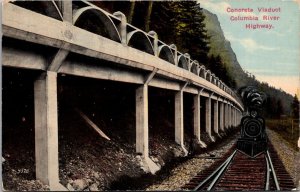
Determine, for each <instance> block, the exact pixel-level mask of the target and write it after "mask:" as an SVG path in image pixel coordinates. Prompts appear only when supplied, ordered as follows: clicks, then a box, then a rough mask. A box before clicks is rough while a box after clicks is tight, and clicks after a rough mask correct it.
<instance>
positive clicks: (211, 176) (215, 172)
mask: <svg viewBox="0 0 300 192" xmlns="http://www.w3.org/2000/svg"><path fill="white" fill-rule="evenodd" d="M236 152H237V150H235V151H234V152H233V153H232V154H231V155H230V156H229V157H228V158H227V159H226V160H225V161H224V162H223V163H222V164H221V165H220V166H219V167H218V168H217V169H216V170H215V171H214V172H213V173H212V174H210V175H209V176H208V177H207V178H206V179H205V180H204V181H202V182H201V183H200V184H199V185H197V186H196V187H195V188H194V191H197V190H198V189H200V188H201V187H202V186H203V185H205V184H206V183H207V182H208V181H209V180H211V179H212V178H213V177H214V176H215V175H216V174H217V173H219V171H220V170H221V169H222V168H224V167H225V166H226V167H227V165H228V162H230V161H231V160H232V158H233V156H234V155H235V153H236ZM218 176H220V175H219V174H218Z"/></svg>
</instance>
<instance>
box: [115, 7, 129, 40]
mask: <svg viewBox="0 0 300 192" xmlns="http://www.w3.org/2000/svg"><path fill="white" fill-rule="evenodd" d="M113 15H114V16H116V17H118V18H119V19H120V20H121V23H120V24H119V25H118V31H119V34H120V36H121V42H122V44H123V45H127V18H126V16H125V15H124V14H123V13H122V12H121V11H117V12H114V14H113Z"/></svg>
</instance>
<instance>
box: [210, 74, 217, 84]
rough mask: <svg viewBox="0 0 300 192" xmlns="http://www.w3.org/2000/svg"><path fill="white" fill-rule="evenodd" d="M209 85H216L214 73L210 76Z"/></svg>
mask: <svg viewBox="0 0 300 192" xmlns="http://www.w3.org/2000/svg"><path fill="white" fill-rule="evenodd" d="M211 83H213V84H216V75H215V74H214V73H212V74H211Z"/></svg>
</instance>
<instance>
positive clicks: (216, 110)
mask: <svg viewBox="0 0 300 192" xmlns="http://www.w3.org/2000/svg"><path fill="white" fill-rule="evenodd" d="M214 132H215V133H219V103H218V100H216V101H214Z"/></svg>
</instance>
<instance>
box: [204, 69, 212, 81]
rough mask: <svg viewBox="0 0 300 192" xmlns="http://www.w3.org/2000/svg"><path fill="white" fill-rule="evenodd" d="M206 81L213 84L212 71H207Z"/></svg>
mask: <svg viewBox="0 0 300 192" xmlns="http://www.w3.org/2000/svg"><path fill="white" fill-rule="evenodd" d="M205 79H206V80H207V81H209V82H211V71H210V70H206V71H205Z"/></svg>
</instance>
